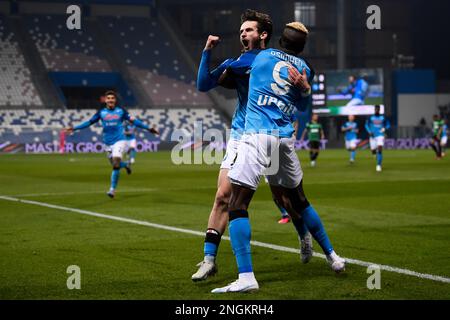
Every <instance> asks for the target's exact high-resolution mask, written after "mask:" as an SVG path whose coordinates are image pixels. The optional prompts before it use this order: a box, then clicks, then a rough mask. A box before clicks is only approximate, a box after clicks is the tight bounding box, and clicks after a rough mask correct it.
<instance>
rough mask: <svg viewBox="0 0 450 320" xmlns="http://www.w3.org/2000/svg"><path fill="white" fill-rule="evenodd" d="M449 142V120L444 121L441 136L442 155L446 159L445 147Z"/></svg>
mask: <svg viewBox="0 0 450 320" xmlns="http://www.w3.org/2000/svg"><path fill="white" fill-rule="evenodd" d="M447 141H448V125H447V120H445V119H442V135H441V154H442V156H443V157H445V147H446V146H447Z"/></svg>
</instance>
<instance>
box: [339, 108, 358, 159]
mask: <svg viewBox="0 0 450 320" xmlns="http://www.w3.org/2000/svg"><path fill="white" fill-rule="evenodd" d="M341 130H342V132H345V149H347V150H348V151H349V152H350V164H353V163H354V162H355V156H356V147H357V145H358V132H359V129H358V124H357V123H356V122H355V116H354V115H352V114H351V115H349V116H348V121H347V122H346V123H344V125H343V126H342V127H341Z"/></svg>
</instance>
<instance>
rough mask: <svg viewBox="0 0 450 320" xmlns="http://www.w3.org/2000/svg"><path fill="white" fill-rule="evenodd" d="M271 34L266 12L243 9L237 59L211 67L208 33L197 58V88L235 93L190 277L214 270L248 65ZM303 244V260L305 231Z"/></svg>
mask: <svg viewBox="0 0 450 320" xmlns="http://www.w3.org/2000/svg"><path fill="white" fill-rule="evenodd" d="M271 35H272V21H271V19H270V17H269V16H268V15H266V14H263V13H260V12H256V11H254V10H246V11H245V12H244V14H243V15H242V16H241V27H240V42H241V45H242V48H243V53H242V54H241V56H240V57H239V58H238V59H227V60H225V61H224V62H223V63H222V64H220V65H219V66H218V67H217V68H216V69H214V70H212V71H210V70H209V64H210V57H211V50H212V49H213V48H215V47H216V46H217V45H218V43H219V41H220V38H219V37H217V36H212V35H210V36H209V37H208V39H207V41H206V45H205V48H204V50H203V53H202V58H201V61H200V66H199V71H198V77H197V88H198V90H199V91H203V92H205V91H209V90H211V89H213V88H215V87H217V86H218V85H221V86H223V87H226V88H229V89H235V90H236V92H237V96H238V101H237V106H236V110H235V112H234V115H233V119H232V121H231V132H230V138H229V140H228V143H227V150H226V153H225V156H224V158H223V161H222V164H221V167H220V172H219V177H218V182H217V192H216V196H215V199H214V204H213V208H212V210H211V213H210V215H209V220H208V227H207V230H206V235H205V241H204V248H203V252H204V258H203V261H202V262H200V263H199V264H198V265H197V266H198V267H199V269H198V270H197V272H196V273H194V274H193V275H192V277H191V278H192V280H193V281H201V280H205V279H207V278H208V277H209V276H211V275H214V274H215V273H216V272H217V264H216V256H217V252H218V248H219V244H220V241H221V237H222V235H223V233H224V232H225V229H226V227H227V224H228V204H229V199H230V195H231V184H230V181H229V179H228V177H227V175H228V171H229V170H230V168H231V166H232V164H233V162H234V161H235V159H236V153H237V149H238V145H239V141H240V139H241V136H242V132H243V130H244V127H245V115H246V106H247V99H248V81H249V74H248V71H249V68H250V66H251V64H252V62H253V60H254V58H255V57H256V55H257V54H258V53H259V52H260V49H264V48H265V47H266V45H267V43H268V42H269V40H270V37H271ZM305 234H306V236H305V237H304V240H303V241H304V242H305V243H304V244H303V246H302V248H303V250H302V251H301V254H302V260H303V261H304V262H305V263H306V262H307V261H309V259H310V258H311V257H312V241H311V237H308V234H309V233H308V232H307V230H306V231H305Z"/></svg>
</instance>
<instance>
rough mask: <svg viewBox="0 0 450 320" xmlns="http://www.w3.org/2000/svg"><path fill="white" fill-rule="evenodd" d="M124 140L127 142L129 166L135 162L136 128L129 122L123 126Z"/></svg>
mask: <svg viewBox="0 0 450 320" xmlns="http://www.w3.org/2000/svg"><path fill="white" fill-rule="evenodd" d="M124 133H125V138H126V139H127V142H128V150H127V154H128V157H129V161H130V164H133V163H134V162H135V161H136V160H135V158H136V147H137V142H136V126H135V125H134V124H132V123H131V122H128V121H127V122H126V124H125V132H124Z"/></svg>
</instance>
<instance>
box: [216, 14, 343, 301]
mask: <svg viewBox="0 0 450 320" xmlns="http://www.w3.org/2000/svg"><path fill="white" fill-rule="evenodd" d="M307 34H308V30H307V29H306V28H305V26H303V25H302V24H300V23H298V22H293V23H289V24H287V25H286V27H285V28H284V30H283V33H282V36H281V39H280V47H281V48H282V50H283V51H280V50H277V49H266V50H264V51H261V52H260V53H259V54H258V56H256V58H255V60H254V61H253V63H252V67H251V73H250V82H249V96H248V103H247V113H246V117H245V130H244V135H243V136H242V140H241V143H240V144H239V147H238V152H237V158H236V161H235V163H234V164H233V166H232V167H231V169H230V171H229V173H228V177H229V178H230V181H231V189H232V192H231V198H230V203H229V211H228V213H229V220H230V222H229V225H228V230H229V234H230V240H231V246H232V248H233V253H234V255H235V257H236V263H237V266H238V272H239V277H238V280H236V281H235V282H233V283H231V284H229V285H228V286H225V287H222V288H216V289H214V290H212V293H225V292H247V291H253V290H258V289H259V285H258V282H257V281H256V278H255V275H254V273H253V264H252V255H251V247H250V240H251V227H250V221H249V213H248V211H247V210H248V207H249V205H250V202H251V200H252V197H253V195H254V193H255V191H256V189H257V187H258V184H259V180H260V177H261V175H262V174H264V173H267V174H268V175H269V176H268V177H269V183H270V185H271V186H273V187H275V188H277V189H278V190H280V192H283V195H284V196H283V197H282V200H283V207H285V208H287V209H288V211H289V212H290V213H291V212H293V213H292V214H291V218H292V223H293V225H294V226H295V227H296V228H298V229H297V231H298V233H299V235H300V233H301V232H302V230H301V226H300V225H299V224H298V223H299V221H300V220H303V221H304V224H306V226H307V228H308V230H309V231H310V232H311V234H312V236H313V237H314V239H315V240H316V241H317V242H318V243H319V245H320V246H321V247H322V249H323V250H324V252H325V254H326V257H327V261H328V263H329V264H330V266H331V268H332V269H333V270H334V271H336V272H340V271H343V270H344V268H345V260H344V259H342V258H340V257H339V256H337V254H336V253H335V252H334V250H333V247H332V245H331V243H330V240H329V238H328V236H327V234H326V232H325V229H324V228H323V225H322V222H321V220H320V218H319V216H318V214H317V212H316V211H315V210H314V208H313V207H312V206H311V205H310V203H309V202H308V200H307V199H306V196H305V193H304V191H303V187H302V178H303V173H302V170H301V166H300V162H299V160H298V157H297V154H296V152H295V148H294V143H293V142H294V141H293V139H292V135H293V132H294V128H293V126H292V114H293V113H294V112H296V110H297V109H299V110H303V111H304V110H305V108H306V107H307V106H309V105H310V103H311V85H310V83H311V80H312V78H313V71H312V69H311V68H310V67H309V66H308V65H307V63H306V62H305V61H304V60H303V59H301V58H299V57H297V55H298V54H300V53H301V52H302V51H303V48H304V45H305V43H306V37H307ZM283 139H287V140H288V141H290V142H291V143H285V144H283V143H281V140H283ZM278 160H279V161H278ZM274 162H277V163H278V164H279V167H278V170H277V172H276V173H274V172H270V173H269V172H267V171H266V169H267V168H270V167H271V164H273V163H274ZM291 210H292V211H291ZM294 213H295V214H294Z"/></svg>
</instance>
